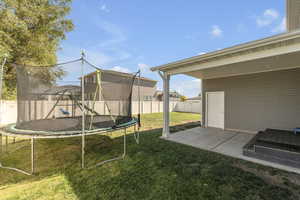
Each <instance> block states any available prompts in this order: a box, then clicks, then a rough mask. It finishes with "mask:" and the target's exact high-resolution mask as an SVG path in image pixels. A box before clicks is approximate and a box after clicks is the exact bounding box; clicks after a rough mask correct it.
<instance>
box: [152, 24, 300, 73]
mask: <svg viewBox="0 0 300 200" xmlns="http://www.w3.org/2000/svg"><path fill="white" fill-rule="evenodd" d="M299 36H300V30H296V31H293V32H287V33H282V34H279V35H275V36H272V37H267V38H263V39H260V40H255V41H251V42H247V43H244V44H239V45H236V46H232V47H229V48H225V49H222V50H218V51H213V52H210V53H207V54H204V55H199V56H193V57H190V58H186V59H182V60H179V61H175V62H171V63H168V64H164V65H159V66H155V67H152V68H150V69H151V71H158V70H159V71H167V70H168V69H171V68H176V67H180V66H182V65H186V64H192V63H194V62H199V61H203V60H207V59H211V58H215V57H218V56H224V55H226V54H231V53H236V52H239V51H245V50H249V49H252V48H257V47H260V46H264V45H269V44H272V43H277V42H281V41H284V40H288V39H293V38H296V37H299Z"/></svg>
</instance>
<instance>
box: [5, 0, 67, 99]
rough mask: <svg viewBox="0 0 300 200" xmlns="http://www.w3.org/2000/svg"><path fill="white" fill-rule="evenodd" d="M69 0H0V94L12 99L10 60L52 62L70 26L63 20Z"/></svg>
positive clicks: (39, 62)
mask: <svg viewBox="0 0 300 200" xmlns="http://www.w3.org/2000/svg"><path fill="white" fill-rule="evenodd" d="M71 1H72V0H34V1H33V0H0V59H1V60H2V59H3V56H4V55H5V54H6V55H8V57H7V64H6V65H5V68H4V84H3V86H4V88H3V92H4V94H3V97H4V98H6V99H9V98H13V97H14V95H15V91H16V72H15V68H14V67H13V65H12V63H17V64H23V65H51V64H54V63H56V61H57V57H56V52H57V50H58V48H59V42H60V41H61V40H63V39H65V33H66V32H68V31H71V30H72V29H73V23H72V21H71V20H69V19H66V16H67V14H68V13H69V12H70V4H71Z"/></svg>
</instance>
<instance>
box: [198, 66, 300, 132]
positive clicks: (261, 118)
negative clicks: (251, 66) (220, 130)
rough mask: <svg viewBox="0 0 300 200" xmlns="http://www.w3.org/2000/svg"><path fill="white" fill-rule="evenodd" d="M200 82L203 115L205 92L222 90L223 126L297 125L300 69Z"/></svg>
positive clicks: (299, 124)
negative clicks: (223, 99) (223, 93)
mask: <svg viewBox="0 0 300 200" xmlns="http://www.w3.org/2000/svg"><path fill="white" fill-rule="evenodd" d="M202 84H203V109H202V110H203V113H204V115H203V116H205V102H206V99H205V92H212V91H224V92H225V128H226V129H239V130H246V131H258V130H264V129H266V128H277V129H286V130H291V129H293V128H295V127H300V69H292V70H284V71H274V72H265V73H258V74H251V75H242V76H234V77H227V78H218V79H207V80H203V81H202ZM203 118H204V117H203ZM203 120H205V118H204V119H203Z"/></svg>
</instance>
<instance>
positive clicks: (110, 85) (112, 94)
mask: <svg viewBox="0 0 300 200" xmlns="http://www.w3.org/2000/svg"><path fill="white" fill-rule="evenodd" d="M93 77H94V78H93ZM101 78H102V80H101V83H102V84H103V86H104V85H105V91H104V93H105V99H106V100H116V99H115V98H116V97H119V100H120V99H124V98H125V97H126V98H127V96H128V95H129V93H126V94H124V91H125V92H129V86H130V85H128V83H127V84H124V85H121V84H120V79H122V78H123V77H122V76H120V75H118V74H109V73H106V74H105V76H103V77H101ZM85 79H86V80H87V82H88V83H85V86H86V87H85V93H86V94H87V97H86V98H87V99H90V100H92V99H93V97H94V95H95V91H96V87H97V84H96V83H95V82H94V81H93V80H96V74H90V75H88V76H87V77H86V78H85ZM125 80H126V79H125ZM156 83H157V82H156V81H151V80H145V79H141V80H140V81H138V80H137V79H135V81H134V84H133V87H132V100H133V101H137V100H139V93H138V90H139V89H138V88H139V87H140V97H141V100H144V97H145V96H148V97H149V96H151V97H153V96H154V93H155V91H156ZM116 94H120V95H119V96H118V95H116ZM97 96H98V98H97V99H96V100H103V99H102V97H101V96H99V94H97Z"/></svg>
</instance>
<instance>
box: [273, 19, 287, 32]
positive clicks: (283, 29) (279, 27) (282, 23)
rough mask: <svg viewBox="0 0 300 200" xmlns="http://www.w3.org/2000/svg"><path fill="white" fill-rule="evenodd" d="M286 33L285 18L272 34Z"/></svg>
mask: <svg viewBox="0 0 300 200" xmlns="http://www.w3.org/2000/svg"><path fill="white" fill-rule="evenodd" d="M285 31H286V17H284V18H282V20H281V22H280V24H278V25H277V26H276V27H275V28H274V29H273V30H272V32H273V33H281V32H285Z"/></svg>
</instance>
